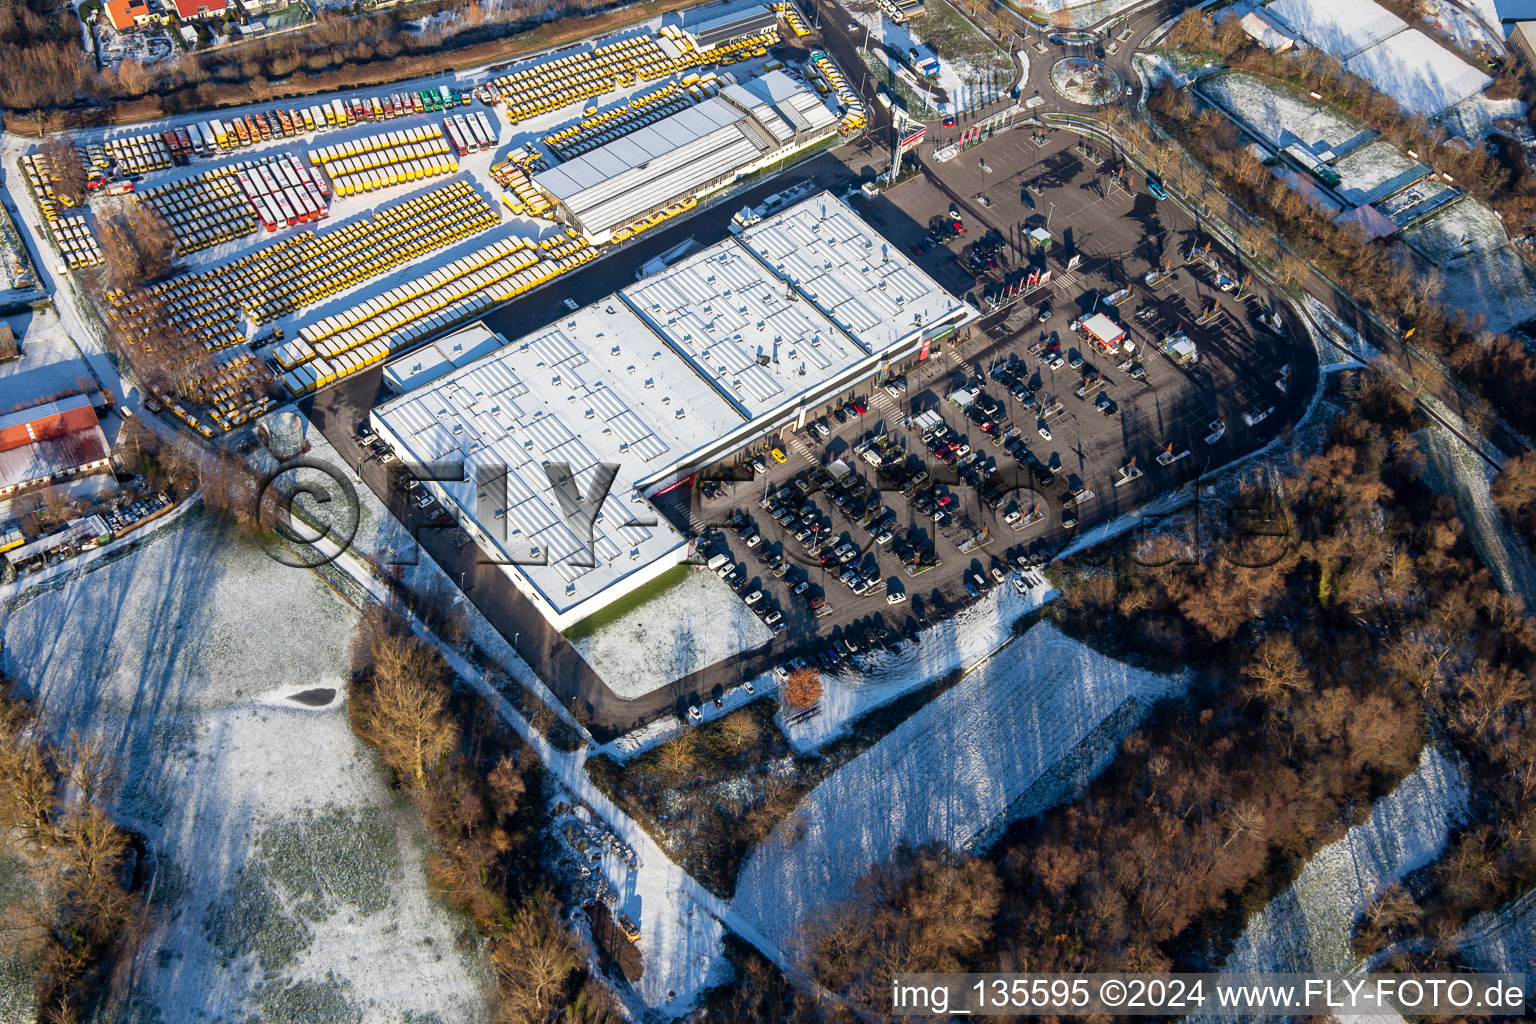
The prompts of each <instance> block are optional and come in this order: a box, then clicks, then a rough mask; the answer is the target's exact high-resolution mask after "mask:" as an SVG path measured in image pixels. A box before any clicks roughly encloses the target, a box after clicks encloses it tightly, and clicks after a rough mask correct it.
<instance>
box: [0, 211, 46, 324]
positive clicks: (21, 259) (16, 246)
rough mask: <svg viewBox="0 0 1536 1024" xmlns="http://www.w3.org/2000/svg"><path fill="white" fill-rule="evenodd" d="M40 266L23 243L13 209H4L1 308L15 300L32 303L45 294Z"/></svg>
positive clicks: (0, 251) (0, 227) (0, 213)
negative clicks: (40, 278) (13, 219)
mask: <svg viewBox="0 0 1536 1024" xmlns="http://www.w3.org/2000/svg"><path fill="white" fill-rule="evenodd" d="M43 294H44V293H43V291H42V289H41V288H40V287H39V286H38V277H37V268H35V267H33V266H32V258H31V256H29V255H28V254H27V247H26V246H25V245H23V244H22V241H21V235H20V234H19V233H18V232H17V229H16V224H15V222H14V221H12V220H11V216H10V211H9V210H5V209H3V208H0V307H4V306H8V305H10V304H11V303H13V302H32V301H35V300H37V299H40V298H42V297H43Z"/></svg>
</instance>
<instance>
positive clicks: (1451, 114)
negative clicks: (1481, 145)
mask: <svg viewBox="0 0 1536 1024" xmlns="http://www.w3.org/2000/svg"><path fill="white" fill-rule="evenodd" d="M1527 109H1528V108H1527V107H1526V104H1525V101H1524V100H1520V99H1507V100H1496V99H1493V98H1492V97H1489V96H1487V95H1485V94H1483V93H1477V94H1476V95H1474V96H1468V97H1467V98H1466V99H1464V100H1462V101H1461V102H1460V103H1458V104H1456V105H1455V106H1454V107H1452V108H1451V109H1450V110H1447V111H1446V112H1445V113H1444V114H1442V115H1440V123H1441V124H1443V125H1445V126H1446V127H1447V128H1449V129H1450V130H1451V131H1453V132H1455V133H1456V134H1458V135H1460V136H1462V137H1463V138H1466V139H1470V140H1473V141H1476V140H1477V139H1481V138H1485V137H1486V136H1488V135H1489V134H1490V133H1492V132H1495V131H1500V130H1502V129H1500V127H1499V126H1498V124H1497V122H1499V121H1523V120H1524V119H1525V115H1526V111H1527Z"/></svg>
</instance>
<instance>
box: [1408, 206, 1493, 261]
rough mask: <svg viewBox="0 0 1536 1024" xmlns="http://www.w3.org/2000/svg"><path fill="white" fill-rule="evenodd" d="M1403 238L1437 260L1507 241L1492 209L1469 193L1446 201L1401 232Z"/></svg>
mask: <svg viewBox="0 0 1536 1024" xmlns="http://www.w3.org/2000/svg"><path fill="white" fill-rule="evenodd" d="M1403 240H1404V241H1406V242H1407V243H1408V244H1409V245H1412V246H1413V247H1414V248H1415V249H1417V250H1419V252H1421V253H1423V254H1424V255H1425V256H1426V257H1428V258H1429V259H1432V260H1434V261H1435V262H1436V263H1442V262H1445V261H1447V260H1452V259H1455V258H1456V257H1459V256H1468V255H1474V254H1479V253H1487V252H1492V251H1493V250H1494V249H1498V248H1502V247H1503V246H1507V245H1508V244H1509V234H1508V233H1507V232H1506V231H1505V230H1504V224H1503V222H1502V221H1500V220H1499V218H1498V217H1497V216H1496V215H1495V214H1494V212H1493V210H1491V209H1489V208H1488V207H1487V206H1484V205H1483V204H1482V203H1480V202H1478V201H1477V200H1476V199H1474V198H1472V197H1471V196H1468V197H1466V198H1463V199H1461V200H1460V201H1458V202H1454V203H1447V204H1446V205H1445V206H1444V207H1442V208H1441V209H1439V210H1437V211H1436V212H1435V213H1434V214H1432V215H1430V216H1428V217H1425V218H1424V219H1423V220H1421V221H1419V222H1418V223H1417V224H1415V225H1414V226H1413V227H1411V228H1409V229H1408V230H1407V231H1404V232H1403Z"/></svg>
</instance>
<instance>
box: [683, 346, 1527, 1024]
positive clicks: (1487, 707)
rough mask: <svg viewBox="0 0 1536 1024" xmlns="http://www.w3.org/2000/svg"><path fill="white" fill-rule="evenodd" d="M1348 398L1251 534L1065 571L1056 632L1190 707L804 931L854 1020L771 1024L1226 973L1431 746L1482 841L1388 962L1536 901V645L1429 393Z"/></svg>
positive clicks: (1461, 851)
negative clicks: (1429, 480)
mask: <svg viewBox="0 0 1536 1024" xmlns="http://www.w3.org/2000/svg"><path fill="white" fill-rule="evenodd" d="M1350 386H1351V389H1352V390H1351V400H1350V402H1349V408H1348V410H1347V411H1345V412H1342V413H1340V414H1339V415H1338V416H1337V417H1336V418H1335V419H1334V421H1333V422H1332V423H1331V424H1330V425H1329V427H1328V429H1327V433H1326V438H1325V444H1324V445H1323V447H1322V449H1321V451H1320V452H1319V453H1317V454H1312V455H1302V454H1298V455H1296V456H1294V457H1293V458H1291V459H1290V460H1288V461H1287V462H1286V463H1284V464H1281V465H1277V466H1272V467H1269V468H1268V469H1266V470H1264V471H1261V472H1258V473H1255V474H1254V476H1253V477H1252V478H1251V479H1249V480H1247V481H1245V482H1244V483H1243V484H1242V485H1240V486H1239V487H1238V488H1236V489H1235V490H1234V491H1232V492H1231V493H1229V494H1228V495H1227V496H1226V499H1225V500H1226V501H1227V503H1228V505H1229V506H1230V508H1232V509H1234V510H1236V511H1235V512H1234V513H1233V514H1232V515H1230V516H1228V517H1226V518H1225V519H1223V518H1222V517H1220V516H1217V517H1208V518H1207V520H1206V525H1205V526H1204V527H1203V528H1202V531H1201V532H1200V534H1199V535H1198V537H1197V536H1196V535H1195V534H1194V533H1193V532H1192V531H1191V532H1190V533H1189V534H1188V535H1187V537H1186V538H1183V539H1181V538H1180V537H1179V536H1178V535H1177V532H1176V531H1175V530H1173V529H1172V527H1170V528H1169V529H1168V530H1166V531H1164V532H1161V533H1159V534H1157V535H1155V536H1150V537H1145V538H1128V539H1123V540H1121V541H1118V542H1114V543H1112V544H1110V545H1106V546H1102V547H1100V548H1097V549H1094V550H1093V551H1090V552H1087V553H1085V554H1083V555H1081V556H1077V557H1075V558H1074V559H1073V560H1071V561H1069V562H1068V563H1066V564H1065V565H1064V566H1063V567H1062V568H1061V570H1060V575H1059V576H1058V577H1057V582H1058V585H1059V586H1061V588H1062V590H1063V592H1064V596H1063V598H1062V599H1061V600H1060V601H1058V602H1056V603H1055V604H1054V605H1053V606H1051V614H1052V615H1053V617H1054V618H1055V620H1056V621H1057V623H1058V625H1059V626H1060V627H1061V628H1062V629H1063V630H1064V631H1066V632H1067V633H1069V634H1071V635H1073V636H1076V637H1077V638H1078V639H1080V640H1081V641H1083V642H1085V643H1089V644H1095V645H1099V646H1105V647H1108V648H1109V649H1110V652H1111V653H1113V654H1115V655H1117V656H1120V657H1126V656H1133V657H1139V658H1142V659H1146V660H1150V661H1152V662H1154V663H1155V664H1156V665H1157V666H1158V667H1164V668H1172V667H1176V666H1177V667H1183V668H1189V669H1190V670H1191V671H1192V679H1193V682H1192V685H1191V687H1190V689H1189V690H1188V692H1187V693H1186V694H1185V696H1184V697H1183V698H1182V699H1179V700H1175V701H1170V702H1168V703H1166V704H1164V705H1162V706H1160V707H1159V708H1158V709H1156V710H1155V711H1154V712H1153V714H1152V715H1151V716H1150V717H1149V718H1148V719H1147V721H1146V722H1144V723H1143V725H1142V726H1141V727H1139V728H1138V729H1136V730H1134V731H1133V732H1132V733H1131V734H1130V735H1129V736H1128V737H1127V738H1126V739H1125V740H1124V741H1123V742H1122V744H1121V746H1120V749H1119V752H1118V755H1117V756H1116V758H1115V760H1114V761H1113V763H1112V764H1111V765H1110V767H1109V768H1108V769H1107V770H1106V771H1105V772H1104V773H1103V774H1101V775H1100V776H1099V777H1098V778H1097V779H1096V780H1095V781H1094V782H1092V783H1091V784H1090V785H1089V787H1088V788H1087V791H1086V792H1085V794H1084V795H1083V796H1082V797H1081V798H1080V799H1077V800H1074V801H1072V802H1070V803H1067V804H1064V805H1061V806H1058V807H1056V808H1053V809H1051V810H1049V811H1047V812H1045V813H1043V814H1041V815H1038V816H1036V817H1034V818H1031V819H1029V820H1026V821H1022V822H1019V823H1016V824H1015V825H1014V826H1013V827H1012V828H1010V829H1009V830H1008V831H1007V832H1006V833H1005V834H1004V835H1003V837H1002V838H1001V839H1000V840H999V841H998V842H997V843H996V844H995V845H994V846H993V848H992V849H991V850H990V851H988V852H987V853H986V855H985V856H984V857H973V856H970V855H961V854H957V853H954V852H952V851H939V850H928V851H911V850H903V851H900V852H898V853H897V855H896V856H894V857H893V858H892V859H891V860H890V861H889V862H887V863H883V864H880V865H877V866H876V867H875V868H874V869H873V870H872V871H871V872H869V874H868V875H867V876H866V877H865V878H864V879H862V880H861V881H860V882H859V884H858V886H857V889H856V894H855V896H854V897H853V898H852V899H851V900H849V901H846V902H844V903H841V904H838V905H834V906H832V907H829V908H826V909H825V910H824V911H823V912H822V913H821V914H819V915H816V916H814V917H813V918H811V919H810V920H808V921H807V922H805V923H804V924H803V926H802V929H801V935H800V942H799V945H798V949H797V957H798V961H797V962H798V965H799V967H800V968H801V969H802V970H803V971H804V972H805V973H806V975H807V976H808V977H810V978H811V979H813V980H814V981H815V983H816V984H817V985H819V986H821V987H822V988H824V989H826V990H829V991H831V992H832V993H835V994H836V995H837V996H838V997H839V998H840V999H842V1000H844V1001H846V1005H845V1006H844V1007H842V1008H831V1009H829V1008H828V1007H827V1006H826V1005H825V1003H817V1002H816V1001H815V1000H812V999H810V998H808V993H807V992H805V991H801V992H799V993H796V992H795V991H794V989H795V988H796V986H794V985H792V984H790V983H789V982H785V981H782V979H781V981H780V983H779V984H780V987H777V988H774V987H769V988H768V989H767V990H766V991H768V992H771V993H773V995H772V997H771V998H768V997H765V999H764V1000H763V1001H760V1002H759V1003H758V1004H754V1010H755V1011H756V1012H758V1013H759V1014H760V1016H758V1017H757V1018H756V1019H761V1020H782V1021H837V1020H841V1019H845V1018H846V1016H847V1015H848V1011H849V1008H852V1009H853V1010H856V1011H857V1012H858V1013H859V1014H865V1013H879V1012H884V1011H885V1010H888V1008H889V982H890V977H891V975H892V974H893V973H894V972H897V971H901V970H910V969H915V968H916V966H917V965H921V967H922V969H927V970H944V971H966V970H977V971H992V970H1004V971H1067V972H1083V971H1108V970H1130V971H1165V970H1177V969H1203V968H1204V967H1205V966H1208V965H1209V964H1210V963H1211V962H1213V961H1214V962H1220V959H1221V957H1222V956H1223V955H1224V954H1225V951H1226V950H1227V949H1229V948H1230V945H1231V942H1232V941H1233V939H1234V937H1235V936H1236V935H1237V934H1238V933H1239V932H1240V930H1241V927H1242V924H1243V922H1244V920H1246V918H1247V917H1248V916H1250V915H1251V914H1253V913H1256V912H1257V911H1258V910H1259V909H1261V908H1262V907H1263V906H1264V905H1265V904H1266V903H1267V902H1268V901H1269V900H1270V899H1271V898H1273V897H1274V896H1275V895H1277V894H1278V893H1279V892H1280V891H1281V890H1282V889H1283V888H1284V887H1285V886H1286V885H1288V884H1289V883H1290V881H1291V880H1293V879H1294V878H1295V877H1296V875H1297V874H1298V873H1299V871H1300V869H1301V867H1302V866H1303V865H1304V864H1305V862H1306V860H1307V859H1308V858H1309V857H1310V856H1312V855H1313V854H1314V853H1315V852H1316V851H1317V850H1318V849H1319V848H1320V847H1321V846H1322V845H1324V844H1326V843H1328V842H1331V841H1334V840H1335V839H1337V838H1338V837H1339V836H1341V835H1342V833H1343V832H1344V830H1345V829H1347V828H1348V827H1349V826H1350V825H1351V824H1352V823H1354V822H1356V821H1358V820H1360V819H1361V818H1362V817H1363V816H1364V815H1365V814H1367V813H1368V812H1369V808H1370V806H1371V804H1372V802H1373V801H1374V800H1376V799H1378V798H1380V797H1381V796H1382V795H1384V794H1386V793H1387V792H1389V791H1390V790H1391V789H1392V788H1393V787H1394V786H1395V785H1397V783H1398V782H1399V781H1400V780H1401V779H1402V778H1403V777H1404V776H1405V775H1406V774H1408V773H1409V772H1411V771H1412V770H1413V769H1414V766H1415V765H1416V763H1417V760H1418V757H1419V754H1420V751H1421V749H1422V746H1423V744H1424V743H1425V742H1428V741H1429V739H1430V737H1431V735H1438V736H1441V737H1444V740H1446V741H1449V742H1450V743H1452V744H1453V745H1454V747H1455V749H1456V751H1457V753H1458V754H1459V755H1460V756H1461V757H1462V758H1464V759H1466V760H1467V761H1468V763H1469V764H1470V766H1471V771H1470V773H1469V774H1470V775H1471V777H1472V778H1473V780H1474V788H1475V792H1474V795H1473V812H1472V814H1471V816H1470V819H1469V820H1470V822H1471V823H1470V824H1468V825H1467V826H1465V827H1463V828H1461V829H1458V830H1457V831H1456V833H1455V834H1454V835H1453V836H1452V838H1451V842H1450V845H1449V847H1448V849H1447V851H1446V853H1445V855H1444V856H1443V857H1442V858H1441V859H1440V860H1439V861H1438V862H1437V863H1436V864H1435V865H1433V866H1432V868H1431V869H1430V870H1429V871H1428V872H1427V873H1426V878H1425V881H1424V882H1423V884H1422V885H1421V886H1420V887H1419V888H1418V890H1417V891H1414V892H1407V891H1403V890H1401V889H1399V890H1395V891H1393V892H1392V893H1390V894H1389V897H1390V898H1388V899H1385V900H1383V901H1382V904H1381V907H1380V908H1379V909H1377V908H1372V915H1373V919H1374V920H1375V922H1376V924H1377V925H1378V926H1379V928H1378V933H1377V934H1375V935H1374V936H1373V937H1372V938H1373V941H1374V943H1379V942H1381V941H1385V940H1386V939H1387V938H1390V937H1393V936H1401V935H1403V934H1406V933H1407V932H1409V931H1412V930H1414V929H1422V930H1423V931H1425V932H1428V933H1432V934H1434V935H1437V936H1445V935H1449V934H1451V933H1452V932H1454V930H1455V929H1456V927H1458V926H1459V923H1460V922H1463V921H1464V920H1465V919H1466V918H1467V917H1468V916H1469V915H1470V914H1472V913H1475V912H1477V911H1478V910H1482V909H1487V908H1489V907H1492V906H1496V905H1498V904H1499V903H1501V902H1502V901H1503V900H1505V899H1508V898H1509V897H1510V896H1512V895H1513V894H1515V893H1518V892H1520V891H1524V890H1525V889H1527V888H1529V887H1530V886H1531V885H1532V884H1536V841H1533V836H1536V830H1533V827H1536V806H1533V801H1532V797H1533V795H1536V725H1533V724H1529V723H1530V714H1529V712H1530V699H1531V697H1530V687H1529V678H1530V676H1529V674H1530V671H1531V668H1532V664H1533V658H1536V627H1533V625H1532V623H1531V622H1530V620H1529V619H1528V618H1527V617H1526V615H1525V613H1524V609H1523V607H1522V606H1521V604H1520V603H1519V601H1518V600H1515V599H1512V598H1510V597H1508V596H1506V595H1504V594H1503V593H1501V592H1500V591H1499V590H1498V589H1497V587H1496V586H1495V585H1494V583H1493V581H1492V579H1491V577H1490V576H1489V574H1488V573H1487V571H1486V570H1485V569H1483V568H1481V567H1480V566H1479V565H1478V564H1477V559H1476V555H1475V553H1474V551H1473V550H1472V548H1471V546H1470V544H1469V543H1468V541H1467V539H1466V537H1465V535H1464V532H1463V527H1462V524H1461V522H1460V521H1459V519H1458V518H1457V515H1456V511H1455V507H1454V504H1453V503H1452V502H1451V501H1450V500H1449V499H1447V498H1444V497H1440V496H1437V495H1435V494H1434V493H1433V492H1432V491H1431V490H1430V489H1429V488H1428V486H1427V485H1426V483H1425V481H1424V469H1425V461H1424V458H1423V456H1422V455H1421V453H1420V451H1419V449H1418V447H1417V445H1416V444H1415V442H1414V440H1413V438H1412V436H1411V433H1412V431H1414V430H1415V429H1417V428H1418V427H1420V426H1422V422H1421V421H1419V420H1418V419H1416V418H1415V414H1414V412H1413V409H1412V406H1411V405H1410V404H1409V402H1408V400H1407V398H1406V396H1404V395H1403V394H1402V392H1401V390H1400V389H1398V388H1397V387H1396V385H1395V383H1394V382H1393V381H1391V380H1390V379H1389V378H1387V377H1386V376H1385V375H1383V374H1379V373H1376V372H1374V371H1367V372H1365V373H1363V374H1360V375H1359V376H1358V379H1357V380H1354V381H1352V382H1351V385H1350ZM1213 520H1214V522H1216V523H1220V524H1224V525H1213ZM1173 525H1174V526H1177V525H1179V524H1178V523H1175V524H1173ZM1111 638H1112V639H1111ZM935 907H943V908H945V910H946V913H945V914H942V915H940V914H936V913H935V911H934V908H935ZM737 960H738V969H739V970H741V971H744V972H750V971H758V972H764V971H767V968H766V967H765V966H764V964H762V963H760V962H756V961H754V960H753V958H752V957H751V956H746V955H740V956H738V957H737ZM767 973H768V974H770V975H771V974H772V972H771V971H767ZM801 989H802V990H803V986H801ZM713 998H715V999H717V1000H720V1001H721V1002H722V1003H728V1002H730V1001H731V1000H732V999H735V998H737V997H735V996H733V995H731V994H730V993H727V992H723V991H722V992H720V993H716V995H715V996H714V997H713Z"/></svg>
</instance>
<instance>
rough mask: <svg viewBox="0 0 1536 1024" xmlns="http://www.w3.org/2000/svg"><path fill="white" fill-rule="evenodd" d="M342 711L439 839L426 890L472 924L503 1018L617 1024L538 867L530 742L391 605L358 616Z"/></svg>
mask: <svg viewBox="0 0 1536 1024" xmlns="http://www.w3.org/2000/svg"><path fill="white" fill-rule="evenodd" d="M354 668H355V671H354V674H353V683H352V686H351V687H350V689H349V691H348V712H349V715H350V720H351V723H352V729H353V731H354V732H355V733H356V734H357V735H358V736H359V737H360V738H361V739H363V740H364V741H366V742H367V743H369V744H370V745H372V746H374V747H375V748H377V749H378V751H379V755H380V757H381V758H382V759H383V761H384V763H385V765H387V766H388V768H389V770H390V772H391V774H392V776H393V778H394V781H395V785H396V786H397V787H398V788H399V789H400V790H401V791H402V792H404V793H405V794H406V795H407V796H408V797H409V798H410V799H411V800H412V801H413V802H414V803H415V804H416V806H417V807H418V808H419V810H420V812H421V815H422V819H423V821H424V822H425V823H426V825H427V827H428V828H429V829H430V830H431V832H432V834H433V835H434V837H436V840H437V843H438V849H437V850H436V852H434V853H433V854H432V855H431V856H430V857H429V858H428V861H427V872H428V876H429V879H430V881H431V884H432V887H433V889H434V891H435V892H436V893H437V894H438V895H439V896H440V897H441V898H442V899H444V900H445V901H446V902H447V903H448V904H449V905H450V906H452V907H454V908H455V909H457V910H459V911H460V912H462V913H464V914H465V915H466V916H468V917H469V919H470V920H471V921H472V922H473V923H474V925H475V928H476V930H477V931H478V932H479V934H480V935H481V936H482V937H483V938H484V940H485V942H486V950H487V954H488V956H489V959H490V962H491V965H492V967H493V969H494V970H495V973H496V989H497V993H498V997H499V999H498V1007H497V1015H498V1018H499V1019H501V1020H504V1021H506V1022H508V1024H548V1022H550V1021H560V1022H565V1024H617V1022H618V1020H619V1019H620V1018H619V1016H618V1010H617V1008H616V1006H615V1005H614V1003H613V1000H612V997H611V996H610V995H609V993H608V990H607V989H606V988H605V987H604V986H603V984H602V983H601V982H599V981H597V980H596V979H593V978H591V977H589V976H588V974H587V972H586V970H585V967H584V963H583V960H582V957H581V955H580V947H579V946H578V945H577V943H576V940H575V939H574V937H573V936H572V935H571V933H570V931H569V930H568V929H567V927H566V925H565V923H564V921H563V917H562V908H561V905H560V901H559V899H558V898H557V896H556V894H555V892H554V890H553V880H552V878H551V877H550V876H549V873H548V871H547V870H546V869H545V867H544V862H543V852H544V851H543V847H542V840H541V837H540V830H541V828H542V826H543V824H544V815H543V810H542V808H543V804H544V792H543V785H544V780H543V769H542V766H540V765H539V763H538V760H537V758H536V757H535V755H534V753H533V751H532V750H531V749H530V748H528V747H527V746H526V745H524V744H523V743H522V742H521V741H520V740H519V739H517V738H516V737H515V736H511V735H509V733H508V732H507V730H506V729H505V728H501V727H498V725H497V722H496V717H495V716H494V715H493V714H488V713H487V711H486V709H485V707H484V706H483V705H482V704H480V703H479V702H478V701H477V700H475V699H473V698H471V697H470V696H468V695H466V694H462V693H456V692H455V691H454V689H453V685H452V684H453V673H452V671H451V670H450V669H449V667H448V664H447V662H446V661H445V660H444V659H443V656H442V654H441V652H440V651H439V650H438V649H437V647H436V646H435V644H433V643H431V642H429V641H428V640H426V639H424V638H422V637H421V636H419V635H417V634H416V633H415V632H414V631H413V630H412V629H411V627H410V625H409V622H408V621H407V619H406V618H405V616H404V615H403V614H401V613H400V612H399V611H398V610H397V609H391V608H385V607H381V606H374V607H372V608H370V609H369V610H368V611H367V612H366V613H364V615H363V618H362V621H361V622H360V624H359V627H358V633H357V637H356V640H355V643H354Z"/></svg>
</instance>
